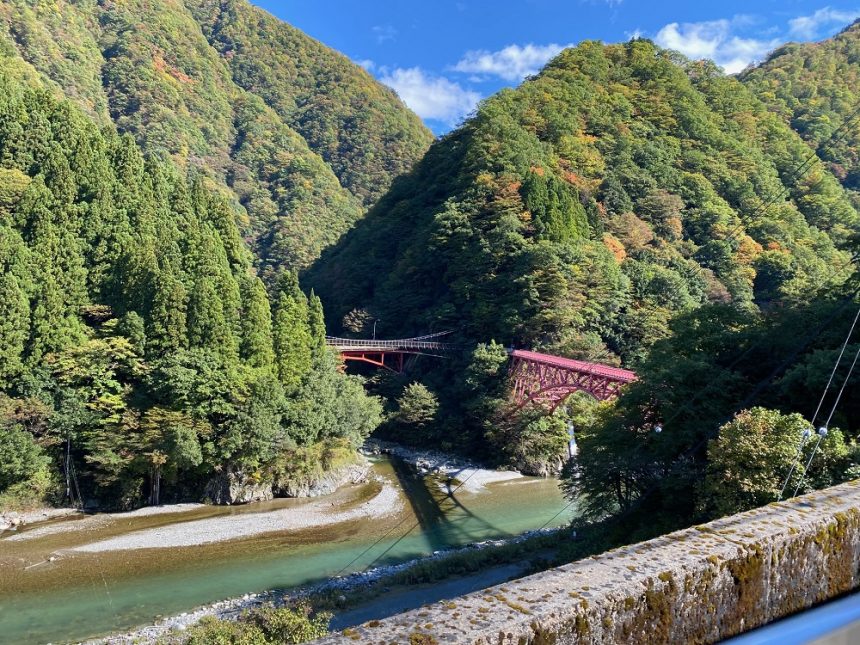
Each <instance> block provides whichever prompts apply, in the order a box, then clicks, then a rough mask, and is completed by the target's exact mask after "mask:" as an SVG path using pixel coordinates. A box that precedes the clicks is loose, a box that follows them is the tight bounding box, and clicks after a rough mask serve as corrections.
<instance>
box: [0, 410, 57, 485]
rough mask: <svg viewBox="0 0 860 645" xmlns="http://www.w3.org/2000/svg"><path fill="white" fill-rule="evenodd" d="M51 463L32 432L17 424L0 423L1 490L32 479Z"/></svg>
mask: <svg viewBox="0 0 860 645" xmlns="http://www.w3.org/2000/svg"><path fill="white" fill-rule="evenodd" d="M49 463H50V461H49V458H48V455H47V454H45V451H44V450H43V449H42V448H41V447H40V446H39V445H38V444H37V443H36V442H35V441H34V440H33V436H32V435H31V434H30V433H28V432H27V431H26V430H24V429H23V428H21V427H20V426H17V425H6V424H2V425H0V492H2V491H4V490H5V489H6V488H8V487H10V486H13V485H15V484H18V483H20V482H23V481H26V480H28V479H30V478H31V477H33V476H35V475H36V474H37V473H39V471H41V470H43V469H45V468H47V466H48V464H49Z"/></svg>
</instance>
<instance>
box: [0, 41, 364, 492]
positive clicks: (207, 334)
mask: <svg viewBox="0 0 860 645" xmlns="http://www.w3.org/2000/svg"><path fill="white" fill-rule="evenodd" d="M229 199H230V198H229V196H228V195H225V194H224V193H223V190H222V189H221V188H219V186H218V185H217V184H216V183H215V182H213V181H211V180H207V179H203V178H200V177H198V178H196V179H195V180H193V181H190V182H189V181H187V180H186V178H185V177H184V173H182V172H181V171H180V170H178V169H177V168H176V167H175V166H174V165H173V164H172V163H171V162H170V161H169V160H158V159H153V158H149V159H146V158H145V157H144V155H143V153H142V152H141V150H140V149H139V148H138V147H137V145H136V144H135V142H134V139H133V138H132V137H131V136H130V135H122V136H121V135H118V134H116V132H115V131H114V130H113V129H111V128H100V127H98V126H97V125H96V124H94V123H93V122H92V121H91V119H89V118H88V117H87V116H86V115H85V114H83V113H82V112H81V111H80V110H79V109H78V108H77V107H76V106H74V105H73V104H72V103H71V102H69V101H58V100H57V99H56V98H55V97H54V96H52V93H51V92H49V91H46V90H45V89H43V88H42V87H40V84H39V81H38V75H36V74H35V73H33V71H32V69H30V68H28V66H27V64H26V63H23V62H22V61H21V60H20V59H18V58H15V57H13V58H7V57H4V56H3V55H2V53H0V507H4V508H5V507H8V506H10V505H15V504H18V503H40V502H44V501H45V499H46V498H47V500H48V501H50V500H51V499H56V500H57V501H61V498H62V499H66V501H68V500H67V497H68V493H69V490H68V489H67V488H64V487H62V486H61V485H60V480H61V477H62V475H61V473H65V475H66V476H67V477H68V479H67V482H68V484H71V485H72V488H71V496H72V497H73V499H74V501H82V500H85V499H92V500H97V502H96V503H98V504H100V505H102V506H107V505H112V506H122V507H131V506H136V505H139V504H141V503H142V502H143V501H144V500H145V499H146V498H147V497H148V498H149V501H150V503H158V501H159V500H160V499H181V498H191V499H200V498H202V497H203V496H204V485H205V484H206V483H207V481H209V482H210V487H209V488H207V489H206V493H205V494H206V495H208V496H209V497H210V498H211V499H213V500H222V501H233V500H232V499H230V498H229V497H226V498H222V497H221V496H220V495H221V490H222V487H221V485H220V483H219V482H220V480H219V479H218V478H219V477H234V478H236V479H237V480H239V481H241V480H242V478H243V477H244V475H246V474H248V473H253V477H254V482H255V485H259V483H261V482H266V481H268V482H272V481H273V480H276V479H278V478H289V476H290V472H291V469H292V468H299V469H301V470H303V471H304V472H313V471H314V469H315V468H318V467H319V464H318V463H317V462H318V461H319V459H317V458H315V457H314V455H320V454H322V453H323V452H325V453H326V454H327V455H328V456H327V457H326V459H328V460H329V461H328V462H327V463H331V459H332V458H334V459H335V460H337V459H338V458H342V455H343V454H347V455H348V454H349V452H350V450H351V449H352V448H354V447H355V445H357V444H358V443H360V442H361V441H362V440H363V438H364V436H365V435H366V434H367V433H368V432H369V431H370V430H372V428H373V427H374V426H375V424H376V423H377V422H378V418H379V410H378V405H377V404H376V403H375V402H374V401H373V400H371V399H368V398H367V397H366V396H365V395H364V392H363V390H362V386H361V383H360V382H359V381H357V380H355V379H354V377H347V376H345V375H343V374H340V373H339V372H338V370H337V366H336V362H335V358H334V357H333V356H332V355H331V354H330V353H329V352H328V351H327V350H326V349H325V345H324V334H325V329H324V326H323V323H322V315H323V314H322V307H321V304H320V301H319V299H318V298H316V297H314V296H312V297H311V298H310V299H308V298H307V297H306V296H305V295H304V294H303V293H302V292H301V291H300V290H299V287H298V283H297V282H296V279H295V276H294V274H292V273H289V272H283V273H281V274H280V275H279V276H278V278H277V280H275V285H274V286H273V288H272V295H271V297H270V295H269V293H267V290H266V288H265V287H264V285H263V282H262V280H261V279H260V278H259V277H257V275H256V274H255V272H254V270H253V266H252V255H251V253H250V251H249V250H248V248H247V247H246V246H245V244H244V242H243V240H242V238H241V236H240V233H239V230H238V228H237V227H236V224H235V221H234V213H233V211H232V209H231V207H230V201H229ZM323 446H324V447H325V450H323V448H322V447H323ZM332 451H333V452H332ZM338 455H341V457H338ZM304 461H309V462H310V463H303V462H304ZM68 484H67V485H68ZM63 490H66V493H67V494H66V496H64V495H63V493H62V491H63ZM54 495H56V497H54Z"/></svg>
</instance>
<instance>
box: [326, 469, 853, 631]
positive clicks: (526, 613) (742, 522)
mask: <svg viewBox="0 0 860 645" xmlns="http://www.w3.org/2000/svg"><path fill="white" fill-rule="evenodd" d="M858 586H860V482H851V483H848V484H843V485H841V486H836V487H834V488H830V489H827V490H823V491H818V492H815V493H811V494H809V495H806V496H804V497H800V498H797V499H795V500H791V501H788V502H782V503H779V504H771V505H769V506H766V507H763V508H760V509H756V510H754V511H749V512H747V513H741V514H739V515H734V516H731V517H727V518H723V519H721V520H717V521H715V522H711V523H710V524H706V525H704V526H698V527H694V528H690V529H687V530H684V531H678V532H676V533H671V534H669V535H664V536H662V537H659V538H656V539H654V540H649V541H648V542H643V543H641V544H636V545H632V546H629V547H624V548H621V549H615V550H613V551H609V552H607V553H604V554H601V555H599V556H595V557H592V558H588V559H586V560H583V561H580V562H574V563H572V564H569V565H565V566H563V567H558V568H556V569H550V570H549V571H545V572H543V573H539V574H536V575H533V576H529V577H527V578H522V579H520V580H516V581H514V582H511V583H507V584H503V585H499V586H497V587H492V588H490V589H486V590H484V591H481V592H477V593H473V594H469V595H467V596H462V597H460V598H454V599H451V600H447V601H444V602H441V603H437V604H435V605H431V606H429V607H424V608H422V609H421V610H417V611H412V612H407V613H404V614H401V615H399V616H393V617H391V618H389V619H386V620H382V621H373V622H372V624H371V623H368V624H366V625H363V626H360V627H357V628H354V629H352V630H350V635H349V638H350V639H351V641H352V642H357V643H367V644H370V643H374V644H377V643H386V644H394V643H404V644H409V643H414V642H426V643H439V644H444V643H463V644H466V643H468V644H475V645H479V644H480V645H567V644H574V643H583V644H585V643H589V644H590V643H643V642H648V643H675V642H689V643H711V642H716V641H718V640H721V639H724V638H726V637H729V636H732V635H735V634H738V633H741V632H743V631H746V630H749V629H751V628H753V627H757V626H760V625H763V624H765V623H768V622H771V621H772V620H775V619H777V618H781V617H783V616H787V615H789V614H792V613H794V612H796V611H799V610H801V609H804V608H806V607H810V606H812V605H814V604H817V603H819V602H821V601H823V600H826V599H828V598H832V597H834V596H838V595H840V594H842V593H844V592H846V591H849V590H851V589H854V588H856V587H858ZM342 639H343V636H342V635H334V636H330V637H328V638H326V639H322V640H321V641H318V642H319V643H320V645H322V644H326V645H329V644H334V643H338V642H344V641H343V640H342ZM416 639H418V640H416Z"/></svg>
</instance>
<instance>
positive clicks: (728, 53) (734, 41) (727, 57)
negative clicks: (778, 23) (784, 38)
mask: <svg viewBox="0 0 860 645" xmlns="http://www.w3.org/2000/svg"><path fill="white" fill-rule="evenodd" d="M746 24H749V17H748V16H738V17H737V18H734V19H732V20H725V19H724V20H711V21H707V22H688V23H684V24H678V23H677V22H672V23H669V24H668V25H666V26H665V27H663V28H662V29H661V30H660V31H658V32H657V35H656V36H655V37H654V40H655V41H656V43H657V44H658V45H660V46H661V47H666V48H668V49H674V50H677V51H679V52H681V53H682V54H684V55H685V56H687V57H688V58H692V59H695V60H698V59H700V58H709V59H711V60H713V61H714V62H715V63H716V64H717V65H719V66H720V67H722V68H723V69H724V70H725V71H726V72H727V73H729V74H736V73H737V72H740V71H741V70H742V69H744V68H745V67H746V66H747V65H749V64H750V63H752V62H754V61H757V60H761V59H762V58H764V56H765V55H766V54H767V53H768V52H769V51H771V50H772V49H774V48H775V47H776V46H777V45H779V44H780V39H779V38H774V39H769V40H762V39H757V38H741V37H740V36H737V35H734V34H733V33H732V30H733V29H734V28H736V27H739V26H743V25H746Z"/></svg>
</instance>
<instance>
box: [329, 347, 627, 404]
mask: <svg viewBox="0 0 860 645" xmlns="http://www.w3.org/2000/svg"><path fill="white" fill-rule="evenodd" d="M449 333H451V332H440V333H438V334H430V335H428V336H418V337H416V338H401V339H398V340H376V339H373V340H366V339H355V338H335V337H332V336H327V337H326V344H327V345H328V346H329V347H332V348H333V349H336V350H337V351H338V353H339V354H340V357H341V359H342V360H343V361H359V362H363V363H369V364H371V365H375V366H377V367H382V368H385V369H388V370H391V371H392V372H397V373H398V374H399V373H401V372H403V368H404V362H405V359H406V357H408V356H419V355H423V356H437V357H438V356H441V355H443V354H445V353H449V352H452V351H457V350H462V347H460V346H458V345H453V344H451V343H444V342H441V341H440V340H438V339H439V337H441V336H445V335H447V334H449ZM508 354H509V355H510V357H511V368H510V379H511V383H512V385H513V393H512V402H513V403H514V405H515V406H516V407H517V409H519V408H522V407H524V406H526V405H528V404H530V403H535V404H538V405H544V406H548V407H549V408H550V409H552V410H555V409H556V408H557V407H558V406H559V405H560V404H561V403H562V402H563V401H564V400H565V399H566V398H567V397H569V396H570V395H571V394H573V393H574V392H587V393H588V394H590V395H591V396H593V397H594V398H595V399H597V400H598V401H606V400H609V399H612V398H614V397H616V396H618V392H619V390H620V389H621V387H622V386H624V385H626V384H627V383H631V382H632V381H635V380H636V374H635V373H633V372H631V371H630V370H625V369H621V368H618V367H610V366H609V365H601V364H600V363H589V362H587V361H577V360H573V359H570V358H562V357H561V356H553V355H551V354H540V353H538V352H530V351H528V350H524V349H511V350H508Z"/></svg>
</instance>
